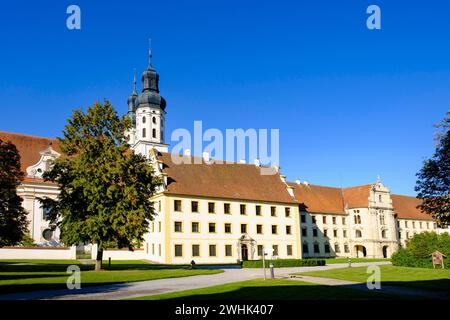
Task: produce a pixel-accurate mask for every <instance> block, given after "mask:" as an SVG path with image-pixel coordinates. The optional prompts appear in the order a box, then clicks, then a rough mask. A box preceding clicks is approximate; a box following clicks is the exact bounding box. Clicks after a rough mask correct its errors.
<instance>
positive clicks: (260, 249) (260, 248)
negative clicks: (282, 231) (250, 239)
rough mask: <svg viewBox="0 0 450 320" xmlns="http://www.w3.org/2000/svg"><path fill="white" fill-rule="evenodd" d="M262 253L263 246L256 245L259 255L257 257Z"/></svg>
mask: <svg viewBox="0 0 450 320" xmlns="http://www.w3.org/2000/svg"><path fill="white" fill-rule="evenodd" d="M263 254H264V252H263V246H262V245H260V244H259V245H258V256H259V257H262V256H263Z"/></svg>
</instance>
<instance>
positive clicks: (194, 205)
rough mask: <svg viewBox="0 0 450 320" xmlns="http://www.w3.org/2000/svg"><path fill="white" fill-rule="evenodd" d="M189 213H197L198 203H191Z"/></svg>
mask: <svg viewBox="0 0 450 320" xmlns="http://www.w3.org/2000/svg"><path fill="white" fill-rule="evenodd" d="M191 212H198V201H192V202H191Z"/></svg>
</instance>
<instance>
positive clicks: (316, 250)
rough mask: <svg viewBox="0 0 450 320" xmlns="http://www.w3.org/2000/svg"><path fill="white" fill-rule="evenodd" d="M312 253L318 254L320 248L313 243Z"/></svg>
mask: <svg viewBox="0 0 450 320" xmlns="http://www.w3.org/2000/svg"><path fill="white" fill-rule="evenodd" d="M314 253H320V248H319V244H318V243H314Z"/></svg>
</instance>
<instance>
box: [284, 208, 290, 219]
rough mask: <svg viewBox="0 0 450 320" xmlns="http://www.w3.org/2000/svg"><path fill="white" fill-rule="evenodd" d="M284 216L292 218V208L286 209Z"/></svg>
mask: <svg viewBox="0 0 450 320" xmlns="http://www.w3.org/2000/svg"><path fill="white" fill-rule="evenodd" d="M284 214H285V216H286V218H289V217H290V216H291V208H284Z"/></svg>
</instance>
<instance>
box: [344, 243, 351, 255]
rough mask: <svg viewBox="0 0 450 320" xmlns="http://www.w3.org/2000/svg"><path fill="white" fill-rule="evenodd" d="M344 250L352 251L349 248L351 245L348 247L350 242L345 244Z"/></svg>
mask: <svg viewBox="0 0 450 320" xmlns="http://www.w3.org/2000/svg"><path fill="white" fill-rule="evenodd" d="M344 252H345V253H349V252H350V249H349V247H348V244H345V245H344Z"/></svg>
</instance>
